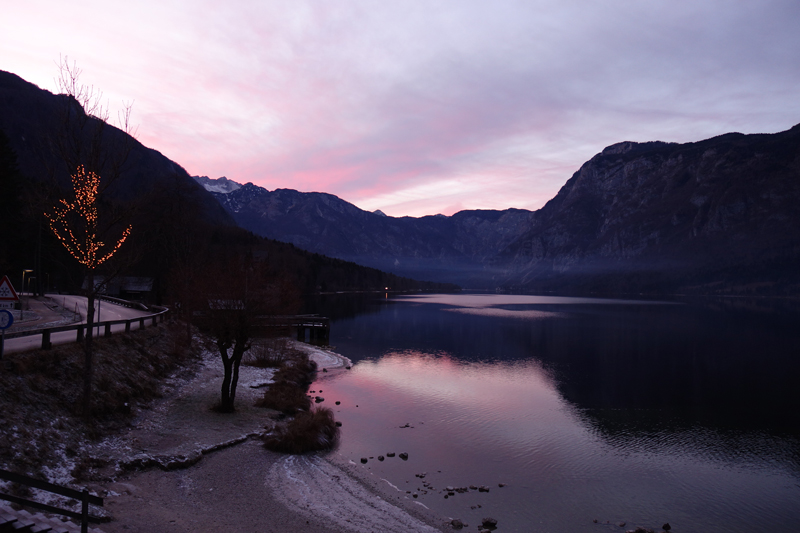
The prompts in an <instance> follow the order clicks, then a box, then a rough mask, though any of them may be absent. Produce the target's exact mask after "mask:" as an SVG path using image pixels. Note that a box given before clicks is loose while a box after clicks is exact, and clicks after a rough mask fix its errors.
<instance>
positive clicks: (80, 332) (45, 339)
mask: <svg viewBox="0 0 800 533" xmlns="http://www.w3.org/2000/svg"><path fill="white" fill-rule="evenodd" d="M168 312H169V309H167V308H161V311H158V312H157V313H154V314H152V315H146V316H140V317H137V318H126V319H122V320H109V321H106V322H95V323H94V324H92V328H101V327H102V328H103V336H104V337H110V336H111V326H116V325H119V324H125V333H130V331H131V324H132V323H134V322H138V323H139V329H144V328H145V324H146V322H147V321H148V320H152V325H154V326H155V325H156V324H158V321H159V319H160V321H161V322H163V321H164V315H166V314H167V313H168ZM86 327H87V326H86V324H70V325H68V326H55V327H51V328H41V329H31V330H28V331H15V332H13V333H6V334H5V338H6V339H14V338H17V337H30V336H31V335H41V336H42V349H43V350H49V349H50V348H52V347H53V343H52V342H50V336H51V335H52V334H53V333H58V332H61V331H76V332H77V335H76V339H75V341H76V342H81V341H82V340H83V339H84V336H85V331H86Z"/></svg>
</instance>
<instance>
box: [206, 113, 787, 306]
mask: <svg viewBox="0 0 800 533" xmlns="http://www.w3.org/2000/svg"><path fill="white" fill-rule="evenodd" d="M211 181H212V182H213V180H211ZM206 187H207V188H208V185H207V186H206ZM214 195H215V197H216V198H217V200H218V201H219V202H220V204H221V205H222V206H223V207H224V208H225V210H226V211H227V212H228V213H229V214H230V215H231V216H232V217H233V218H234V220H235V221H236V223H237V224H239V225H240V226H241V227H243V228H246V229H248V230H250V231H253V232H254V233H256V234H258V235H263V236H267V237H269V238H272V239H276V240H279V241H284V242H290V243H293V244H295V245H296V246H298V247H300V248H303V249H305V250H310V251H313V252H318V253H322V254H325V255H328V256H331V257H338V258H341V259H346V260H349V261H353V262H356V263H359V264H364V265H368V266H372V267H375V268H379V269H382V270H387V271H390V272H394V273H397V274H400V275H403V276H410V277H416V278H418V279H420V278H422V279H431V280H436V281H448V282H454V283H459V284H461V285H463V286H465V287H475V288H494V287H497V286H500V287H504V288H506V289H513V290H524V291H542V290H544V291H557V292H583V293H586V292H606V293H616V292H654V293H664V292H687V291H688V292H701V293H729V292H734V293H738V294H742V293H765V294H787V293H792V294H794V293H798V292H800V272H798V269H797V268H796V265H797V264H798V260H800V126H795V127H794V128H792V129H790V130H788V131H785V132H781V133H775V134H754V135H743V134H741V133H729V134H726V135H721V136H719V137H714V138H712V139H707V140H704V141H699V142H694V143H686V144H677V143H664V142H647V143H635V142H622V143H618V144H614V145H612V146H609V147H608V148H606V149H605V150H603V151H602V152H601V153H600V154H597V155H596V156H595V157H593V158H592V159H591V160H589V161H588V162H586V163H585V164H584V165H583V166H582V167H581V168H580V169H579V170H578V171H577V172H576V173H575V174H574V175H573V176H572V177H571V178H570V179H569V180H568V181H567V182H566V184H565V185H564V186H563V187H562V188H561V190H560V191H559V192H558V194H557V195H556V196H555V198H553V199H552V200H550V201H549V202H548V203H547V204H546V205H545V206H544V207H543V208H542V209H540V210H538V211H534V212H532V211H526V210H521V209H507V210H504V211H481V210H474V211H461V212H459V213H456V214H454V215H452V216H450V217H446V216H442V215H436V216H426V217H421V218H412V217H401V218H395V217H389V216H386V215H384V214H383V213H380V212H375V213H370V212H367V211H363V210H361V209H359V208H357V207H356V206H354V205H352V204H350V203H347V202H345V201H344V200H341V199H340V198H337V197H336V196H333V195H330V194H324V193H316V192H311V193H302V192H298V191H295V190H291V189H277V190H274V191H268V190H266V189H264V188H262V187H258V186H256V185H253V184H252V183H248V184H245V185H242V186H241V187H240V188H238V189H235V190H231V191H230V192H227V193H214Z"/></svg>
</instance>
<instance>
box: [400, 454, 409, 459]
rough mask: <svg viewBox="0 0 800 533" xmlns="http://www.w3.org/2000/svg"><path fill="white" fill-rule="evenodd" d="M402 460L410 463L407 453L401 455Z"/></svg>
mask: <svg viewBox="0 0 800 533" xmlns="http://www.w3.org/2000/svg"><path fill="white" fill-rule="evenodd" d="M400 459H402V460H403V461H408V454H407V453H405V452H403V453H401V454H400Z"/></svg>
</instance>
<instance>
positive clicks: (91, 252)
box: [44, 165, 132, 270]
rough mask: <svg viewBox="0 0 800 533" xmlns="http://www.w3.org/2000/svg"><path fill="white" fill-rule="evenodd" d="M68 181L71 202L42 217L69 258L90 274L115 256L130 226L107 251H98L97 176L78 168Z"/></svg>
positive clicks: (81, 167)
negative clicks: (72, 191)
mask: <svg viewBox="0 0 800 533" xmlns="http://www.w3.org/2000/svg"><path fill="white" fill-rule="evenodd" d="M70 177H71V178H72V188H73V190H74V192H75V201H74V202H72V203H70V202H67V201H66V200H60V201H59V202H58V204H56V206H55V207H54V208H53V213H45V214H44V216H46V217H47V219H48V220H49V221H50V229H51V230H52V231H53V233H54V234H55V236H56V237H57V238H58V240H59V241H60V242H61V244H63V245H64V247H65V248H66V249H67V251H68V252H69V253H70V254H71V255H72V257H74V258H75V259H77V261H78V262H79V263H80V264H82V265H84V266H85V267H87V268H88V269H89V270H94V269H95V268H97V267H98V266H100V265H102V264H103V263H104V262H105V261H106V260H108V259H110V258H111V257H112V256H113V255H114V254H115V253H117V250H119V248H120V246H122V243H124V242H125V239H127V238H128V235H130V233H131V228H132V226H128V227H127V228H125V230H124V231H123V232H122V236H121V237H120V239H119V240H118V241H117V243H116V244H115V245H114V246H113V247H112V248H111V249H110V250H107V251H102V250H101V249H102V248H103V247H104V246H105V243H103V242H102V241H100V240H98V237H97V189H98V187H99V185H100V176H98V175H97V174H95V173H94V172H86V170H85V169H84V168H83V165H81V166H79V167H78V170H77V171H76V172H75V174H72V176H70Z"/></svg>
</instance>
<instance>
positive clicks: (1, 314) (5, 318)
mask: <svg viewBox="0 0 800 533" xmlns="http://www.w3.org/2000/svg"><path fill="white" fill-rule="evenodd" d="M18 301H19V296H17V291H15V290H14V286H13V285H11V281H10V280H9V279H8V276H3V279H2V280H0V331H2V333H0V359H2V358H3V347H4V345H5V343H6V329H7V328H9V327H11V324H13V323H14V315H12V314H11V311H8V310H7V308H8V307H14V302H18Z"/></svg>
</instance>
